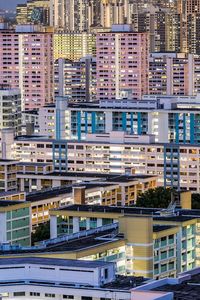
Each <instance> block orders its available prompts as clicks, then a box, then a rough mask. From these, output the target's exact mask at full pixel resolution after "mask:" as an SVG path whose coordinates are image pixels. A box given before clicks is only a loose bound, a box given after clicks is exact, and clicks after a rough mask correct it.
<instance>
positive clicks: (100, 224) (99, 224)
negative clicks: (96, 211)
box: [97, 218, 102, 227]
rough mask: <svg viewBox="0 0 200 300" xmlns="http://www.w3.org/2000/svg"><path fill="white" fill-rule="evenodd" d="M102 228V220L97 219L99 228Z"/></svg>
mask: <svg viewBox="0 0 200 300" xmlns="http://www.w3.org/2000/svg"><path fill="white" fill-rule="evenodd" d="M101 226H102V219H99V218H97V227H101Z"/></svg>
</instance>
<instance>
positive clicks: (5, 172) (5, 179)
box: [0, 159, 18, 193]
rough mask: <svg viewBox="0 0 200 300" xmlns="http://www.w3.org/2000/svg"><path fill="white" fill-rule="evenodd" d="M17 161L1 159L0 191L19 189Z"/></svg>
mask: <svg viewBox="0 0 200 300" xmlns="http://www.w3.org/2000/svg"><path fill="white" fill-rule="evenodd" d="M17 163H18V161H15V160H10V159H0V192H1V193H2V192H16V191H17V177H16V175H17Z"/></svg>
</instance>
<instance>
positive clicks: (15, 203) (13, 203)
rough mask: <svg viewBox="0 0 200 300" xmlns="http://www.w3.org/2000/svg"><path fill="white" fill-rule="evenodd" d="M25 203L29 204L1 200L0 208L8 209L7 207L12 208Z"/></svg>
mask: <svg viewBox="0 0 200 300" xmlns="http://www.w3.org/2000/svg"><path fill="white" fill-rule="evenodd" d="M24 203H27V201H23V200H21V201H19V200H18V201H14V200H0V207H7V206H12V205H19V204H24Z"/></svg>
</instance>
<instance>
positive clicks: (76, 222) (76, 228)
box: [73, 217, 79, 233]
mask: <svg viewBox="0 0 200 300" xmlns="http://www.w3.org/2000/svg"><path fill="white" fill-rule="evenodd" d="M76 232H79V217H73V233H76Z"/></svg>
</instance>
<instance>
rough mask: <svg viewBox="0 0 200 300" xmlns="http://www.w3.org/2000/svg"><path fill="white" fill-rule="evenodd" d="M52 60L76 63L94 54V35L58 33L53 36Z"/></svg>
mask: <svg viewBox="0 0 200 300" xmlns="http://www.w3.org/2000/svg"><path fill="white" fill-rule="evenodd" d="M53 48H54V60H56V59H59V58H63V59H70V60H72V61H74V60H75V61H76V60H79V59H81V58H82V57H85V56H87V55H91V56H95V54H96V35H95V34H94V33H87V32H58V33H54V36H53Z"/></svg>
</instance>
